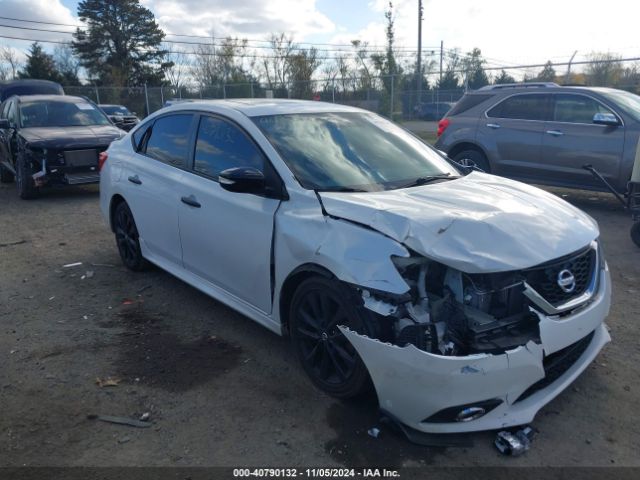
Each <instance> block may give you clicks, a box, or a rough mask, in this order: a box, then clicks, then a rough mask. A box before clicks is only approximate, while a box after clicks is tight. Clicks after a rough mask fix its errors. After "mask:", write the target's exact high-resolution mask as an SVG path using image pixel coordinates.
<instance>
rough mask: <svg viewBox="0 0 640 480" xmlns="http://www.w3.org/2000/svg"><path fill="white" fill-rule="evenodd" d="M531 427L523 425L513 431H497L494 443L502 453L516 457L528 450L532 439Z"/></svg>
mask: <svg viewBox="0 0 640 480" xmlns="http://www.w3.org/2000/svg"><path fill="white" fill-rule="evenodd" d="M533 433H534V432H533V429H532V428H531V427H525V428H523V429H520V430H518V431H516V432H515V433H512V432H509V431H507V430H503V431H501V432H498V435H497V436H496V439H495V441H494V445H495V446H496V448H497V449H498V451H499V452H500V453H502V454H503V455H510V456H512V457H517V456H519V455H522V454H523V453H524V452H526V451H527V450H529V447H531V440H532V439H533Z"/></svg>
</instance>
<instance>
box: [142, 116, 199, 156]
mask: <svg viewBox="0 0 640 480" xmlns="http://www.w3.org/2000/svg"><path fill="white" fill-rule="evenodd" d="M192 120H193V115H191V114H178V115H167V116H165V117H160V118H158V119H157V120H156V121H155V122H154V124H153V127H151V135H150V136H149V139H148V140H147V145H146V150H145V153H146V154H147V155H148V156H150V157H151V158H155V159H156V160H159V161H160V162H162V163H166V164H167V165H172V166H174V167H178V168H184V167H185V166H186V165H187V157H188V155H189V133H190V129H191V121H192Z"/></svg>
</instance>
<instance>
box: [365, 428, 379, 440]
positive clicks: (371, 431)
mask: <svg viewBox="0 0 640 480" xmlns="http://www.w3.org/2000/svg"><path fill="white" fill-rule="evenodd" d="M367 433H368V434H369V436H370V437H373V438H378V436H379V435H380V429H379V428H377V427H373V428H370V429H369V430H367Z"/></svg>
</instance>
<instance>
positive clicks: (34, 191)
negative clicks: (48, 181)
mask: <svg viewBox="0 0 640 480" xmlns="http://www.w3.org/2000/svg"><path fill="white" fill-rule="evenodd" d="M31 170H32V168H31V163H30V162H28V161H26V160H25V158H24V155H22V154H18V158H17V159H16V187H18V195H20V198H21V199H23V200H32V199H34V198H36V197H37V196H38V193H40V189H39V188H38V187H36V182H35V181H34V180H33V176H32V175H33V172H32V171H31Z"/></svg>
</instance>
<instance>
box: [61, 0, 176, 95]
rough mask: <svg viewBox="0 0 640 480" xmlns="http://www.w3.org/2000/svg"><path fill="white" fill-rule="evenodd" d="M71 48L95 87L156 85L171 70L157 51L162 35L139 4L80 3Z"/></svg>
mask: <svg viewBox="0 0 640 480" xmlns="http://www.w3.org/2000/svg"><path fill="white" fill-rule="evenodd" d="M78 17H79V18H80V20H81V21H83V22H84V23H86V25H87V28H86V29H82V28H77V29H76V31H75V33H74V34H73V37H74V40H73V42H72V48H73V51H74V53H75V54H76V55H77V56H78V58H79V59H80V63H81V65H82V66H83V67H84V68H86V69H87V71H88V72H89V74H90V75H91V76H92V77H93V78H95V80H96V81H97V83H101V84H108V85H113V86H134V85H142V84H145V83H148V84H150V85H160V84H161V83H162V81H163V79H164V72H165V70H166V69H167V68H169V67H170V66H171V63H170V62H168V61H166V56H167V54H168V53H169V52H168V51H167V50H165V49H163V48H162V47H161V44H162V40H163V38H164V32H163V31H162V30H161V29H160V27H159V26H158V24H157V23H156V21H155V18H154V16H153V13H151V11H150V10H149V9H147V8H145V7H143V6H142V5H141V4H140V1H139V0H82V1H81V2H80V3H79V4H78Z"/></svg>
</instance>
